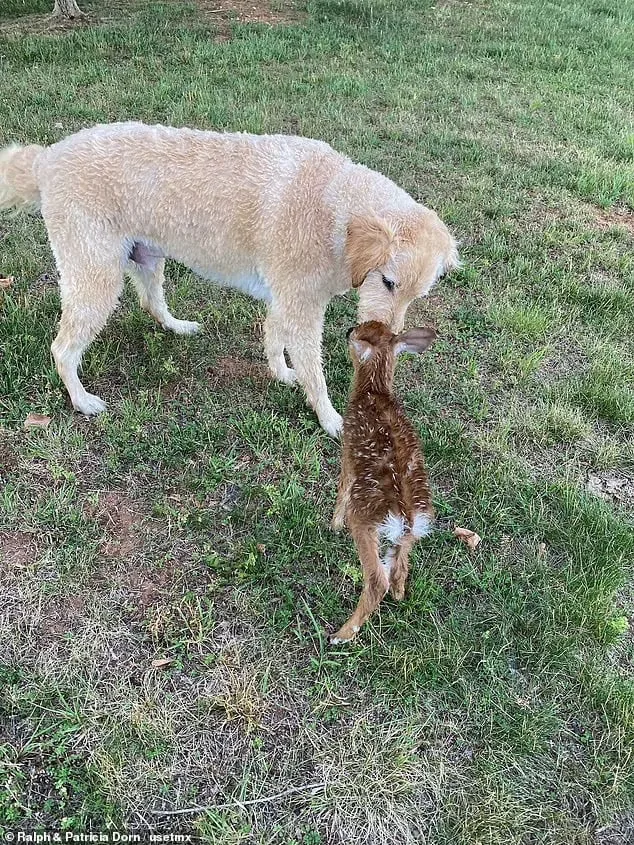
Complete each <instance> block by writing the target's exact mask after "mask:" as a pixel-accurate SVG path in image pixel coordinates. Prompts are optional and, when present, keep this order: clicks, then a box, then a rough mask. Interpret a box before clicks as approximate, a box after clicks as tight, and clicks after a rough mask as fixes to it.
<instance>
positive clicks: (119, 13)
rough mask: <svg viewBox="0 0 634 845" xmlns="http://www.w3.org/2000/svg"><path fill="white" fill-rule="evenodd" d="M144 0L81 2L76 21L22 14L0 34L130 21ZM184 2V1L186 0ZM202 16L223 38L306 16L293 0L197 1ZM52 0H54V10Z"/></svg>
mask: <svg viewBox="0 0 634 845" xmlns="http://www.w3.org/2000/svg"><path fill="white" fill-rule="evenodd" d="M147 5H148V3H147V2H144V0H118V1H117V0H115V2H110V3H107V4H105V3H104V4H95V5H94V6H93V5H91V4H90V3H88V2H87V3H82V2H81V0H80V2H79V7H80V9H83V10H84V11H85V12H86V16H85V17H82V18H76V19H75V20H66V19H64V18H56V17H53V16H52V15H51V14H48V13H47V14H44V15H42V14H34V15H23V16H22V17H18V18H11V19H9V20H8V21H4V22H2V23H0V33H2V34H3V35H6V36H8V37H10V38H20V37H22V36H24V35H25V34H34V35H64V34H65V33H67V32H70V31H72V30H75V29H88V28H92V27H95V26H100V25H102V24H105V23H107V24H112V23H119V22H127V21H128V20H129V19H130V18H132V17H133V16H134V15H135V13H136V12H138V11H140V10H141V9H143V7H145V6H147ZM183 5H185V0H183ZM195 5H196V7H197V9H198V10H199V14H200V17H201V18H203V20H204V21H205V22H206V23H210V24H214V25H215V26H217V27H219V29H220V32H219V33H218V37H219V39H220V40H228V38H229V37H230V29H229V24H230V23H232V22H236V23H261V24H267V25H269V26H282V25H284V24H292V23H297V22H298V21H301V20H304V19H305V17H306V16H305V14H302V13H301V12H300V11H299V10H298V9H296V8H295V6H294V4H293V3H291V2H283V3H275V4H273V3H268V2H263V3H256V2H254V0H195ZM52 8H53V2H52V0H51V9H52Z"/></svg>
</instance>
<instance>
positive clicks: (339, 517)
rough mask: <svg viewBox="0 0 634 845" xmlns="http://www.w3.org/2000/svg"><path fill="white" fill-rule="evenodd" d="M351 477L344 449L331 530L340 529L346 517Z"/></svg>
mask: <svg viewBox="0 0 634 845" xmlns="http://www.w3.org/2000/svg"><path fill="white" fill-rule="evenodd" d="M352 482H353V477H352V473H351V472H350V467H349V465H348V461H347V460H346V453H345V450H344V453H343V457H342V459H341V473H340V475H339V485H338V487H337V502H336V504H335V512H334V514H333V516H332V529H333V531H341V529H342V528H343V524H344V521H345V518H346V510H347V509H348V502H349V501H350V488H351V487H352Z"/></svg>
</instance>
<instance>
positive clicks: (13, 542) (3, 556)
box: [0, 531, 38, 572]
mask: <svg viewBox="0 0 634 845" xmlns="http://www.w3.org/2000/svg"><path fill="white" fill-rule="evenodd" d="M37 551H38V549H37V543H36V541H35V538H34V537H33V535H32V534H28V533H27V532H26V531H0V572H9V571H13V570H14V569H24V567H26V566H28V565H29V563H32V562H33V560H34V559H35V557H36V556H37Z"/></svg>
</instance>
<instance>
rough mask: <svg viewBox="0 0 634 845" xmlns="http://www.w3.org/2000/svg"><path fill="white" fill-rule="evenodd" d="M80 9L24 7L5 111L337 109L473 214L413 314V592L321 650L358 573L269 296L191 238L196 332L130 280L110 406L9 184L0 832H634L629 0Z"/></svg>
mask: <svg viewBox="0 0 634 845" xmlns="http://www.w3.org/2000/svg"><path fill="white" fill-rule="evenodd" d="M80 5H82V7H83V8H85V10H86V11H88V12H89V13H90V19H89V21H88V23H87V24H79V25H74V26H68V27H59V26H57V27H55V28H53V27H51V25H50V23H49V21H48V19H47V18H46V15H45V14H44V13H46V12H47V10H48V8H49V6H51V7H52V0H47V2H43V0H4V2H3V4H2V11H0V144H4V143H7V142H10V141H14V140H17V141H22V142H39V143H45V144H46V143H52V142H54V141H56V140H57V139H59V138H62V137H63V136H65V135H66V134H68V133H70V132H72V131H74V130H77V129H79V128H81V127H83V126H86V125H90V124H93V123H97V122H107V121H112V120H119V119H129V118H135V119H142V120H146V121H155V122H164V123H170V124H174V125H183V124H185V125H189V126H196V127H200V128H214V129H231V130H235V129H239V130H247V131H251V132H288V133H295V134H302V135H307V136H312V137H317V138H321V139H324V140H326V141H328V142H329V143H331V144H332V145H333V146H335V147H336V148H337V149H339V150H341V151H342V152H345V153H347V154H349V155H350V156H351V157H353V158H354V159H355V160H358V161H361V162H363V163H364V164H367V165H368V166H370V167H374V168H376V169H378V170H380V171H382V172H383V173H385V174H386V175H388V176H389V177H391V178H392V179H394V180H395V181H397V182H398V183H399V184H401V185H402V186H403V187H404V188H405V189H406V190H408V191H409V192H410V193H411V194H412V195H413V196H414V197H415V198H417V199H419V200H420V201H422V202H424V203H426V204H427V205H429V206H431V207H432V208H434V209H435V210H436V211H438V213H439V214H440V215H441V216H442V217H443V218H444V219H445V220H446V222H447V223H448V224H449V225H450V226H451V228H452V229H453V231H454V232H455V233H456V235H457V237H459V238H460V241H461V255H462V258H463V261H464V265H463V267H462V269H461V270H459V271H457V272H455V273H453V274H452V275H451V277H449V278H447V279H445V280H443V281H442V283H440V284H439V285H438V287H437V288H435V289H434V290H433V292H432V295H431V296H430V297H429V298H427V299H426V300H423V301H421V302H420V303H418V304H416V305H415V306H413V307H412V309H411V311H410V314H409V318H408V323H409V324H410V325H416V324H421V323H430V324H433V325H434V326H436V327H437V329H438V331H439V333H440V336H441V337H440V340H439V341H438V342H437V343H436V344H435V346H434V347H433V348H432V350H431V351H430V352H429V353H427V354H426V355H425V356H422V357H421V358H420V359H415V358H407V359H404V360H402V361H401V362H400V364H399V370H398V376H397V388H398V392H399V394H400V396H401V397H402V399H403V402H404V404H405V406H406V408H407V410H408V413H409V414H410V416H411V418H412V420H413V421H414V422H415V424H416V426H417V428H418V430H419V432H420V435H421V438H422V442H423V444H424V448H425V451H426V454H427V458H428V464H429V471H430V476H431V479H432V483H433V489H434V500H435V504H436V507H437V511H438V514H439V523H438V530H437V531H436V532H435V533H434V534H433V536H432V537H430V538H429V539H427V540H425V541H423V542H421V543H419V544H418V546H417V547H416V550H415V552H414V555H413V558H412V577H411V582H410V588H409V593H408V596H407V598H406V600H405V602H404V603H403V604H400V605H398V604H396V603H394V602H393V601H391V600H389V599H388V600H386V601H385V602H384V603H383V605H382V608H381V611H380V613H378V614H377V615H376V616H375V617H373V619H372V620H371V621H370V622H369V623H368V624H367V626H366V627H365V628H364V629H363V631H362V633H361V636H360V638H359V640H358V641H357V642H356V643H354V644H351V645H349V646H345V647H343V646H339V647H331V646H329V645H328V644H327V632H329V631H330V632H332V631H333V630H334V629H335V628H336V627H337V626H338V625H340V624H341V623H342V622H343V621H344V620H345V618H346V617H347V615H348V614H349V612H350V610H351V608H352V607H353V605H354V603H355V601H356V598H357V596H358V593H359V588H360V572H359V567H358V563H357V559H356V556H355V552H354V548H353V545H352V542H351V540H350V538H349V537H348V536H347V535H346V534H342V535H335V534H333V533H331V531H330V528H329V520H330V516H331V513H332V509H333V505H334V501H335V493H336V480H337V473H338V465H339V455H340V447H339V444H338V443H337V442H336V441H334V440H332V439H331V438H329V437H328V436H327V435H325V434H324V433H323V432H322V431H321V430H320V429H319V427H318V425H317V422H316V419H315V417H314V415H313V414H312V413H311V412H310V411H309V410H308V409H307V408H306V407H305V404H304V401H303V398H302V396H301V394H300V392H299V390H297V389H293V388H288V387H285V386H283V385H279V384H276V383H274V382H273V381H271V380H270V378H269V376H268V374H267V368H266V364H265V360H264V354H263V350H262V343H261V323H262V319H263V309H262V307H261V305H260V304H258V303H256V302H254V301H252V300H250V299H248V298H246V297H244V296H242V295H240V294H238V293H233V292H228V291H225V290H220V289H219V288H215V287H213V286H209V285H207V284H205V283H203V282H202V281H201V280H199V279H197V278H196V277H195V276H194V275H193V274H191V273H190V272H189V271H187V270H185V269H184V268H183V267H181V266H179V265H176V264H171V265H170V266H169V267H168V282H167V286H168V298H169V300H170V304H171V306H172V308H173V311H174V313H175V314H176V315H177V316H178V317H181V318H184V319H199V320H201V321H202V323H203V324H204V330H203V332H202V333H201V335H199V336H196V337H192V338H186V339H183V338H179V337H174V336H172V335H170V334H167V333H163V332H162V331H160V330H159V329H158V328H157V327H156V325H155V324H154V323H153V322H152V320H151V318H149V317H148V316H147V315H146V314H144V313H143V312H141V311H140V309H139V307H138V304H137V302H136V300H135V298H134V296H133V295H132V293H131V292H130V291H129V290H128V291H126V294H125V295H124V297H123V301H122V305H121V308H120V309H119V310H118V311H117V312H116V314H115V316H114V317H113V318H112V320H111V321H110V323H109V324H108V326H107V328H106V330H105V331H104V332H103V334H102V335H101V337H100V338H99V340H98V341H97V342H95V343H94V345H93V346H92V347H91V349H90V351H89V353H88V354H87V356H86V359H85V362H84V383H85V385H86V387H87V389H88V390H89V391H91V392H94V393H98V394H100V395H101V396H102V397H103V398H104V399H106V400H107V401H108V403H109V405H108V412H107V413H106V414H104V415H103V416H102V417H99V418H97V419H94V420H88V419H86V418H83V417H81V416H79V415H77V414H74V413H73V412H72V411H71V409H70V408H69V404H68V401H67V397H66V394H65V391H64V390H63V389H62V387H61V383H60V380H59V378H58V377H57V375H56V373H55V370H54V367H53V364H52V361H51V358H50V353H49V346H50V342H51V340H52V337H53V336H54V334H55V331H56V322H57V319H58V316H59V300H58V294H57V288H56V284H55V281H56V273H55V267H54V262H53V258H52V255H51V253H50V250H49V247H48V244H47V240H46V234H45V231H44V228H43V225H42V221H41V219H40V218H39V217H37V216H36V215H30V216H29V215H22V216H11V215H9V214H5V215H3V216H2V217H1V218H0V276H3V275H13V276H14V277H15V282H14V285H13V286H12V287H11V288H10V289H8V290H0V298H1V299H0V350H1V357H0V497H1V499H0V582H1V601H0V685H1V686H0V827H3V828H4V829H5V830H16V829H25V830H35V829H37V828H44V829H51V828H57V829H59V828H60V827H61V828H63V829H67V830H72V831H77V832H85V831H88V830H91V829H92V830H96V831H99V830H105V829H106V828H118V829H124V828H125V829H127V830H129V831H137V832H147V831H151V832H154V833H157V832H168V831H184V832H193V833H196V834H197V835H198V836H200V837H201V839H202V840H203V841H204V842H206V843H214V845H241V843H257V845H273V844H274V843H275V845H338V843H345V845H375V843H376V845H379V843H380V844H381V845H401V843H403V844H405V843H428V845H538V844H539V845H627V843H630V845H631V843H632V842H634V681H633V680H632V671H633V669H634V634H633V633H632V629H631V627H630V626H631V625H632V626H634V590H633V589H632V585H631V583H632V582H631V579H632V564H633V562H634V516H633V514H634V344H633V333H632V324H633V321H634V251H633V240H634V215H633V213H632V212H633V210H634V134H633V130H632V126H633V113H632V112H633V109H632V90H633V87H634V62H633V61H632V44H633V43H634V2H632V0H619V2H616V0H568V1H567V2H564V1H563V0H559V2H550V3H547V2H543V0H513V2H511V0H471V2H458V0H437V2H436V3H432V2H427V0H412V2H404V0H377V2H366V1H365V0H309V2H308V3H307V5H301V4H300V3H296V4H295V5H290V4H289V3H287V2H274V0H271V3H270V5H268V4H266V3H259V4H256V3H255V2H254V0H253V2H251V3H246V2H242V0H236V2H229V0H221V2H217V3H214V2H200V3H198V4H195V3H190V4H185V3H180V2H171V3H167V2H165V3H155V4H151V5H150V4H148V3H147V2H144V0H138V2H135V3H132V2H130V3H125V2H123V0H119V2H118V3H116V4H111V3H105V2H101V0H92V2H86V3H80ZM106 7H107V9H106ZM354 319H355V303H354V296H353V295H352V294H350V295H348V296H346V297H343V298H341V299H339V300H337V301H336V302H335V303H333V305H332V307H331V308H330V310H329V312H328V319H327V327H326V334H325V362H326V371H327V378H328V382H329V385H330V388H331V393H332V397H333V401H334V403H335V405H336V406H337V407H338V408H339V409H340V410H341V409H342V408H343V407H344V405H345V401H346V395H347V391H348V386H349V379H350V364H349V361H348V359H347V354H346V349H345V340H344V336H345V329H346V328H347V327H348V326H350V325H352V324H353V322H354ZM29 412H37V413H41V414H46V415H48V416H50V417H51V423H50V425H49V427H48V428H47V429H45V430H44V429H30V430H28V431H25V430H24V429H23V422H24V420H25V418H26V416H27V414H28V413H29ZM454 525H459V526H464V527H467V528H471V529H473V530H475V531H477V532H478V533H479V534H480V535H481V536H482V538H483V541H482V543H481V545H480V547H479V548H478V549H477V550H476V551H475V552H474V553H470V552H469V550H468V549H467V547H466V546H464V545H463V544H461V543H459V542H458V541H457V540H456V539H455V538H454V537H453V534H452V530H453V527H454ZM157 661H158V665H156V664H157ZM197 808H202V809H197ZM174 811H181V812H179V813H178V814H172V815H170V814H169V813H174Z"/></svg>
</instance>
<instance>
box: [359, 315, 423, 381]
mask: <svg viewBox="0 0 634 845" xmlns="http://www.w3.org/2000/svg"><path fill="white" fill-rule="evenodd" d="M435 338H436V332H435V330H434V329H432V328H431V327H429V326H426V327H422V328H414V329H408V330H407V331H405V332H401V333H400V334H394V333H393V332H391V331H390V329H389V328H388V327H387V326H386V325H384V324H383V323H379V322H378V321H376V320H371V321H370V322H367V323H361V325H359V326H355V327H354V328H352V329H350V331H349V332H348V349H349V350H350V357H351V358H352V363H353V365H354V385H355V389H356V390H360V391H364V390H372V391H375V392H386V393H389V392H390V391H391V390H392V383H393V381H394V368H395V366H396V358H397V356H398V355H400V353H401V352H413V353H420V352H424V351H425V350H426V349H427V347H428V346H430V344H431V343H432V342H433V341H434V340H435Z"/></svg>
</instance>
